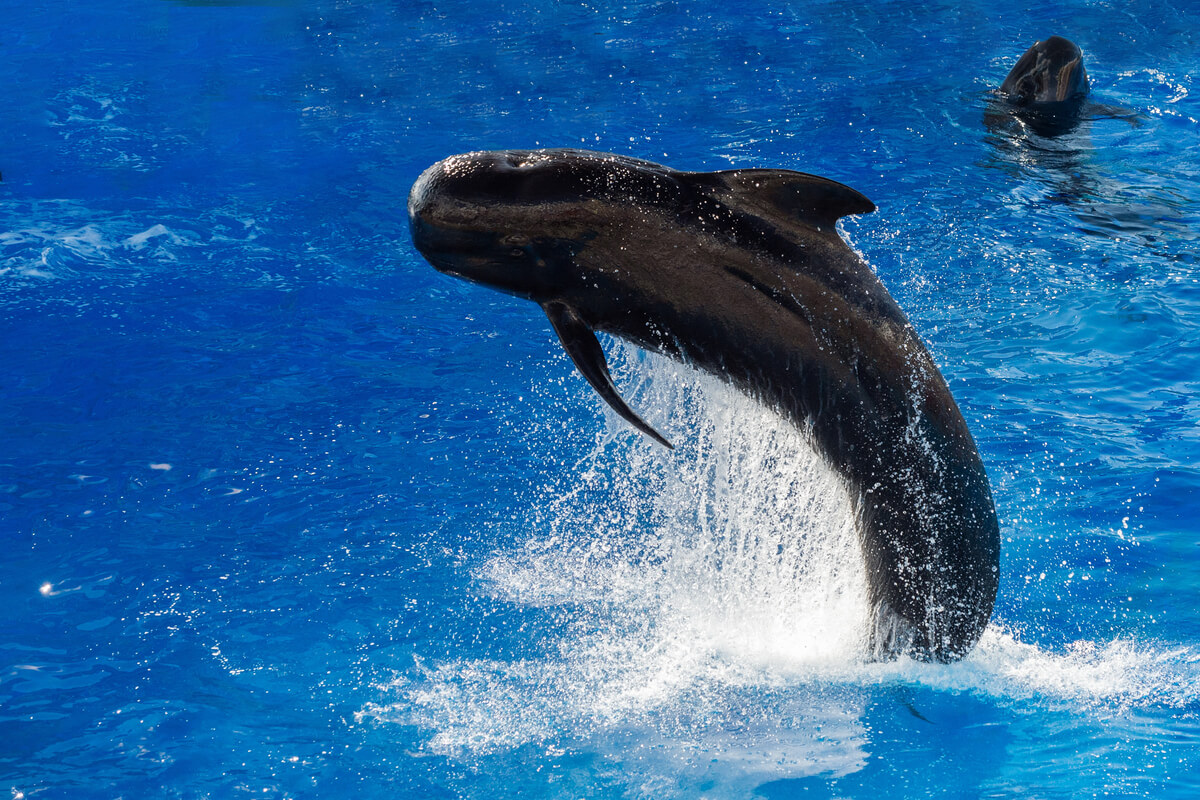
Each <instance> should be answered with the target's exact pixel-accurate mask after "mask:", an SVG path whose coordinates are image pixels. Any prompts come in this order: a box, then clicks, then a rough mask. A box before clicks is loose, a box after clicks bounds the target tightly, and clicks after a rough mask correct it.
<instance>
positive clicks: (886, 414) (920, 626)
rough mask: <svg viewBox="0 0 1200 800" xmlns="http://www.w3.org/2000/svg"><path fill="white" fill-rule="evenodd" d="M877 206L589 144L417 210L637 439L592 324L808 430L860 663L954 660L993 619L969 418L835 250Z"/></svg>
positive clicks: (435, 175) (435, 176) (441, 252)
mask: <svg viewBox="0 0 1200 800" xmlns="http://www.w3.org/2000/svg"><path fill="white" fill-rule="evenodd" d="M874 209H875V206H874V204H872V203H871V201H870V200H868V199H867V198H866V197H864V196H863V195H861V194H859V193H858V192H856V191H855V190H854V189H851V188H850V187H848V186H844V185H842V184H840V183H836V182H834V181H831V180H827V179H825V178H821V177H817V176H815V175H806V174H803V173H799V172H790V171H786V170H775V169H739V170H730V171H724V172H679V171H676V170H673V169H670V168H668V167H664V166H661V165H658V164H654V163H651V162H648V161H640V160H636V159H633V158H626V157H624V156H618V155H611V154H606V153H595V152H588V151H581V150H512V151H503V152H486V153H468V154H465V155H457V156H452V157H450V158H447V159H445V160H444V161H440V162H438V163H437V164H434V165H433V166H432V167H430V168H429V169H427V170H425V172H424V173H423V174H422V175H421V176H420V178H418V179H417V181H416V183H415V184H414V185H413V187H412V191H411V193H410V195H409V200H408V212H409V223H410V227H411V231H412V236H413V241H414V243H415V244H416V246H417V249H418V250H420V252H421V253H422V255H424V256H425V258H426V259H427V260H428V261H429V262H430V263H432V264H433V265H434V266H435V267H436V268H437V269H438V270H440V271H442V272H444V273H446V274H449V275H454V276H458V277H461V278H465V279H467V280H470V281H474V282H477V283H481V284H484V285H485V286H489V287H491V288H493V289H498V290H500V291H503V292H507V293H509V294H512V295H516V296H518V297H522V298H526V299H529V300H533V301H534V302H536V303H538V304H539V305H540V306H541V307H542V309H543V310H544V311H545V313H546V316H547V317H548V318H549V319H550V324H551V326H552V327H553V328H554V330H555V331H556V332H557V334H558V336H559V338H560V339H561V341H562V344H563V346H564V347H565V348H566V351H567V353H569V354H570V356H571V359H572V360H573V361H574V363H575V365H576V366H577V367H578V368H579V370H580V372H582V373H583V375H584V377H585V378H586V379H587V380H588V382H589V383H590V384H591V385H592V386H593V387H594V388H595V389H596V390H597V391H598V392H599V393H600V395H601V396H602V397H603V398H604V399H605V400H606V401H607V402H608V403H609V404H610V405H611V406H612V407H613V408H614V409H615V410H616V411H617V413H619V414H620V415H621V416H622V417H624V418H625V419H627V420H629V421H630V422H631V423H632V424H633V425H634V426H635V427H637V428H638V429H639V430H641V431H643V432H644V433H646V434H647V435H649V436H651V437H653V438H654V439H656V440H657V441H659V442H661V443H663V444H666V445H667V446H670V445H669V444H668V443H667V441H666V439H664V438H663V437H662V436H661V435H659V434H658V433H657V432H656V431H654V430H653V429H652V428H651V427H650V426H649V425H648V424H647V423H646V422H645V421H643V420H642V419H641V418H640V417H639V416H638V415H637V414H636V413H635V412H634V411H633V410H632V409H630V408H629V406H628V405H626V403H625V402H624V401H623V400H622V399H621V398H620V396H619V395H618V393H617V390H616V388H615V387H614V386H613V383H612V380H611V379H610V377H609V373H608V367H607V364H606V362H605V359H604V352H603V350H602V349H601V347H600V343H599V342H598V341H597V339H596V334H595V332H596V331H603V332H605V333H608V334H611V335H613V336H618V337H620V338H622V339H626V340H628V341H630V342H633V343H635V344H636V345H638V346H640V347H643V348H646V349H649V350H654V351H658V352H661V353H665V354H667V355H669V356H672V357H674V358H676V359H680V360H682V361H684V362H687V363H689V364H692V365H694V366H696V367H698V368H699V369H701V370H704V371H707V372H709V373H712V374H714V375H716V376H718V377H720V378H722V379H724V380H726V381H728V382H730V383H732V384H733V385H735V386H736V387H738V388H739V389H741V390H742V391H743V392H745V393H746V394H748V395H749V396H751V397H753V398H755V399H757V400H759V401H760V402H762V403H764V404H766V405H768V406H770V407H772V408H775V409H776V410H778V411H779V412H780V413H781V414H783V415H784V416H785V417H786V418H787V419H789V420H790V421H791V422H792V423H794V424H795V425H797V426H798V427H800V428H802V429H803V430H805V431H807V432H809V434H810V437H811V441H812V442H813V444H814V446H815V447H816V449H817V450H818V451H819V452H820V453H821V455H822V456H823V457H824V458H825V459H826V460H827V461H828V463H829V464H831V465H832V466H833V467H834V468H835V469H836V470H837V471H838V472H839V473H840V475H841V476H842V477H843V480H844V481H845V483H846V485H847V487H848V489H849V491H850V495H851V498H852V500H853V503H854V507H855V514H856V527H857V531H858V536H859V540H860V543H861V549H862V553H863V557H864V561H865V567H866V574H867V584H868V591H869V594H870V597H869V601H870V603H871V607H872V609H873V624H872V630H871V634H870V641H871V645H870V646H871V648H872V655H873V656H874V657H879V658H888V657H894V656H896V655H898V654H909V655H911V656H913V657H915V658H918V659H922V660H935V661H942V662H949V661H955V660H957V659H959V658H961V657H962V656H963V655H964V654H966V653H967V652H968V651H969V650H970V649H971V647H972V646H973V645H974V644H975V643H976V642H977V641H978V639H979V637H980V635H981V634H982V632H983V629H984V628H985V626H986V625H987V623H988V619H989V618H990V616H991V611H992V605H993V603H994V601H995V597H996V589H997V584H998V577H999V575H998V573H999V557H1000V538H999V529H998V525H997V520H996V513H995V509H994V506H993V503H992V495H991V490H990V488H989V485H988V480H987V475H986V473H985V472H984V467H983V463H982V461H981V460H980V457H979V453H978V451H977V450H976V448H975V443H974V441H973V440H972V438H971V434H970V431H968V430H967V425H966V422H965V421H964V420H963V417H962V414H961V413H960V412H959V409H958V406H957V405H956V404H955V402H954V398H953V397H951V396H950V391H949V389H948V388H947V386H946V382H945V381H944V380H943V379H942V376H941V374H940V373H939V372H938V369H937V366H936V365H935V364H934V362H933V359H932V357H931V356H930V354H929V352H928V351H927V350H926V349H925V347H924V346H923V345H922V343H921V341H920V339H918V337H917V334H916V331H915V330H914V329H913V327H912V325H911V324H910V323H909V322H908V320H907V318H906V317H905V316H904V313H903V312H902V311H901V310H900V308H899V306H898V305H897V304H896V302H895V300H893V299H892V297H891V295H889V294H888V292H887V290H886V289H884V287H883V284H882V283H880V282H879V279H878V278H876V276H875V274H874V273H873V272H872V271H871V270H870V269H869V268H868V267H867V266H866V264H865V263H864V262H863V261H862V260H861V259H860V258H859V257H858V256H857V255H856V254H855V252H854V251H853V250H851V249H850V247H848V246H847V245H846V243H845V242H844V241H843V240H842V239H841V237H840V236H839V235H838V232H837V229H836V227H835V226H836V223H837V220H838V218H839V217H842V216H845V215H848V214H864V213H867V212H869V211H873V210H874Z"/></svg>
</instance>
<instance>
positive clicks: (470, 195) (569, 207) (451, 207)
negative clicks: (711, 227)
mask: <svg viewBox="0 0 1200 800" xmlns="http://www.w3.org/2000/svg"><path fill="white" fill-rule="evenodd" d="M672 172H673V171H672V170H670V169H668V168H666V167H662V166H660V165H658V164H653V163H651V162H648V161H640V160H637V159H632V158H626V157H624V156H616V155H612V154H607V153H593V152H588V151H582V150H567V149H561V150H505V151H496V152H478V153H466V154H463V155H456V156H451V157H450V158H447V159H444V160H442V161H439V162H438V163H436V164H434V165H433V166H431V167H430V168H429V169H427V170H425V172H424V173H422V174H421V176H420V178H418V179H417V181H416V183H415V184H413V188H412V191H411V192H410V193H409V198H408V214H409V226H410V228H411V230H412V237H413V243H414V244H415V245H416V246H417V249H418V250H420V252H421V254H422V255H423V256H425V258H426V259H427V260H428V261H429V262H430V263H431V264H433V265H434V266H435V267H436V268H437V269H438V270H440V271H442V272H444V273H447V274H449V275H454V276H457V277H460V278H465V279H467V280H470V281H474V282H476V283H481V284H484V285H486V286H489V287H491V288H493V289H498V290H500V291H503V292H507V293H509V294H513V295H516V296H518V297H524V298H527V299H530V300H534V301H537V302H542V301H544V300H545V299H547V298H548V297H551V296H554V295H557V294H560V293H561V292H562V290H563V287H564V285H567V284H570V283H571V282H572V281H573V280H577V279H578V277H579V276H576V275H573V274H571V272H570V271H569V270H568V269H566V267H567V265H569V264H570V263H571V261H572V260H573V259H572V257H573V256H574V255H575V253H576V252H577V251H579V250H580V249H582V248H584V247H586V246H587V243H588V242H589V241H590V240H591V239H593V238H595V236H596V231H597V228H598V226H599V225H600V224H601V216H604V218H605V219H611V217H612V214H611V209H612V207H613V206H614V204H615V205H617V206H620V207H623V208H625V209H630V208H634V207H641V208H649V207H651V206H656V207H661V206H664V205H669V204H672V203H677V202H678V200H679V188H680V187H679V184H678V182H677V181H676V180H675V178H673V177H672Z"/></svg>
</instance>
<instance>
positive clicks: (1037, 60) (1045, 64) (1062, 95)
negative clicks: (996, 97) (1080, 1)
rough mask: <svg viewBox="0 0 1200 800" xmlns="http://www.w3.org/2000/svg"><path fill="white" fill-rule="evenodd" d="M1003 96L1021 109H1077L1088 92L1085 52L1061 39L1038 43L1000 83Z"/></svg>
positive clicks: (1055, 38)
mask: <svg viewBox="0 0 1200 800" xmlns="http://www.w3.org/2000/svg"><path fill="white" fill-rule="evenodd" d="M1000 93H1001V94H1002V95H1004V98H1005V99H1006V100H1007V101H1008V102H1009V103H1011V104H1013V105H1014V106H1017V107H1019V108H1041V109H1044V110H1058V109H1062V110H1065V109H1067V108H1069V107H1071V106H1077V105H1078V104H1079V103H1080V102H1082V101H1083V99H1084V98H1085V97H1086V96H1087V93H1088V77H1087V70H1085V69H1084V68H1083V53H1082V51H1080V49H1079V47H1078V45H1076V44H1075V43H1074V42H1072V41H1070V40H1069V39H1064V38H1063V37H1061V36H1051V37H1050V38H1049V39H1044V40H1043V41H1040V42H1035V43H1034V44H1033V46H1032V47H1030V48H1029V49H1028V50H1026V51H1025V53H1024V54H1023V55H1022V56H1021V57H1020V58H1019V59H1017V63H1016V64H1015V65H1014V66H1013V68H1012V70H1011V71H1010V72H1009V73H1008V77H1006V78H1005V79H1004V83H1002V84H1000Z"/></svg>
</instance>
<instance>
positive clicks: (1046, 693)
mask: <svg viewBox="0 0 1200 800" xmlns="http://www.w3.org/2000/svg"><path fill="white" fill-rule="evenodd" d="M5 12H6V22H5V25H4V29H3V31H0V56H2V57H0V79H2V81H3V85H4V86H5V87H7V88H6V91H5V94H4V102H3V104H0V131H3V135H2V136H0V143H2V144H3V146H2V147H0V365H2V369H0V426H2V428H0V430H2V432H3V433H2V437H0V537H2V538H0V541H2V542H3V545H4V554H5V557H4V559H3V560H0V609H2V610H0V795H4V793H6V792H7V793H10V794H11V796H12V797H14V798H35V797H36V798H58V797H62V798H66V797H70V798H80V797H84V798H92V797H95V798H116V797H126V798H130V797H177V798H201V797H211V798H227V797H242V796H246V797H248V796H254V797H267V798H302V797H320V798H329V797H355V798H374V797H380V798H385V797H386V798H396V797H472V798H475V797H477V798H492V797H548V798H580V797H597V798H599V797H623V798H664V797H679V798H741V797H766V798H790V797H797V796H815V797H831V798H832V797H837V798H849V797H856V798H857V797H864V798H877V797H901V796H903V797H927V796H934V797H963V798H975V797H1009V796H1021V797H1036V798H1076V797H1092V796H1113V797H1153V798H1162V797H1181V798H1183V797H1194V796H1196V794H1197V792H1200V763H1198V762H1200V755H1198V752H1200V751H1198V745H1200V619H1198V616H1197V613H1196V609H1197V607H1198V605H1200V558H1198V557H1200V551H1198V549H1197V548H1198V546H1200V499H1198V495H1197V490H1198V488H1200V266H1198V265H1197V247H1198V245H1200V238H1198V237H1200V224H1198V223H1200V219H1198V216H1197V207H1198V206H1197V203H1198V202H1200V161H1198V155H1197V154H1200V123H1198V122H1197V119H1198V118H1200V89H1198V88H1197V87H1196V86H1194V83H1195V82H1196V80H1197V78H1196V75H1197V74H1198V73H1200V39H1198V38H1197V35H1196V31H1197V30H1200V7H1198V6H1197V5H1196V4H1194V3H1187V2H1175V3H1171V2H1151V1H1150V0H1134V2H1116V1H1115V0H1114V1H1112V2H1095V1H1093V2H1085V0H1070V1H1069V2H1062V3H1052V4H1039V7H1038V8H1034V9H1032V10H1029V9H1026V10H1025V11H1022V12H1018V11H1016V10H1014V9H1013V8H1010V7H1009V4H1000V3H996V4H987V3H970V2H967V3H945V4H943V3H937V2H934V3H929V2H912V1H911V0H906V1H905V2H876V3H873V4H870V5H869V6H868V5H859V4H855V3H847V2H840V1H839V2H797V3H790V4H784V3H774V2H768V3H765V4H763V3H753V4H751V3H727V4H698V3H697V4H691V3H677V2H656V3H639V4H628V5H624V6H621V7H619V8H617V7H609V6H605V5H603V4H590V3H586V2H578V3H563V4H556V3H550V2H536V1H535V2H528V3H519V2H509V1H508V0H500V1H499V2H489V0H472V2H464V1H462V0H452V1H451V2H444V3H443V2H437V3H434V2H415V1H414V2H394V3H392V2H389V3H378V2H376V3H371V2H356V1H354V0H350V1H346V0H340V1H339V2H336V3H335V2H311V3H302V2H287V0H276V1H275V2H270V1H269V0H261V1H260V2H240V3H239V2H232V1H229V2H216V1H215V0H214V1H213V2H202V1H201V0H195V1H194V2H168V1H167V0H158V1H157V2H150V1H149V0H147V2H140V3H130V2H116V1H115V0H94V2H90V3H86V4H68V6H67V7H64V6H62V5H61V4H48V3H42V2H36V1H35V2H32V3H8V4H7V5H6V8H5ZM1053 33H1058V34H1061V35H1065V36H1068V37H1070V38H1072V39H1074V40H1075V41H1077V42H1078V43H1079V44H1080V45H1081V46H1082V48H1083V50H1084V53H1085V59H1086V64H1087V68H1088V71H1089V73H1090V75H1091V78H1092V84H1093V91H1094V97H1095V100H1096V101H1097V102H1102V103H1105V104H1109V105H1114V106H1121V107H1124V108H1126V109H1129V110H1130V111H1131V112H1135V114H1136V116H1134V117H1132V118H1130V119H1114V118H1110V117H1104V116H1101V115H1096V117H1095V118H1093V119H1087V120H1084V121H1083V122H1082V124H1081V125H1080V126H1079V127H1078V128H1077V129H1076V130H1075V131H1074V132H1072V133H1071V134H1069V135H1067V136H1065V137H1061V138H1059V139H1054V140H1046V139H1041V138H1039V137H1037V136H1035V135H1032V134H1031V135H1024V134H1023V133H1022V132H1021V131H1020V130H1019V129H1014V128H1012V127H1002V128H999V129H996V130H991V129H989V128H988V127H986V126H985V125H984V116H985V112H986V110H987V107H988V94H987V91H988V89H989V88H992V87H995V86H997V85H998V84H999V82H1000V81H1001V80H1002V79H1003V77H1004V75H1005V73H1006V72H1007V70H1008V68H1009V67H1010V66H1011V65H1012V64H1013V62H1014V61H1015V60H1016V57H1017V56H1018V55H1019V54H1020V52H1021V51H1022V50H1023V49H1024V48H1025V47H1026V46H1028V45H1029V44H1031V43H1032V42H1033V41H1034V40H1036V39H1038V38H1043V37H1045V36H1048V35H1050V34H1053ZM537 146H546V147H548V146H584V147H588V148H591V149H598V150H607V151H613V152H618V153H623V154H627V155H632V156H636V157H640V158H646V159H650V160H655V161H660V162H663V163H666V164H669V165H671V166H674V167H677V168H683V169H721V168H727V167H730V166H773V167H785V168H791V169H800V170H804V171H809V172H815V173H818V174H821V175H826V176H828V177H831V178H834V179H836V180H839V181H842V182H845V183H847V184H849V185H851V186H853V187H855V188H856V189H858V190H860V191H862V192H863V193H864V194H866V195H867V196H868V197H870V198H871V199H872V200H874V201H875V202H876V203H877V204H878V206H879V210H878V211H877V212H876V213H874V214H872V215H868V216H864V217H859V218H854V219H849V220H846V221H845V222H844V223H843V232H844V234H845V235H846V237H847V238H848V239H849V240H850V241H851V242H852V243H853V245H854V246H855V247H856V248H857V249H858V250H859V251H860V252H861V253H862V254H863V255H864V257H865V258H866V259H867V261H868V262H869V263H870V264H871V265H872V267H873V268H874V269H875V270H876V271H877V273H878V274H879V276H880V277H881V279H882V280H883V282H884V283H885V285H887V286H888V287H889V289H890V290H891V292H892V293H893V294H894V296H895V297H896V299H897V300H898V301H899V303H900V305H901V306H902V307H903V308H904V309H905V310H906V312H907V313H908V314H909V316H910V318H911V320H912V322H913V323H914V325H915V326H916V327H917V329H918V330H919V331H920V333H921V335H922V336H923V338H924V339H925V341H926V342H927V343H928V344H929V346H930V348H931V350H932V351H933V353H934V354H935V357H936V359H937V361H938V363H939V364H940V365H941V367H942V370H943V372H944V374H945V376H946V378H947V380H948V381H949V384H950V386H951V388H952V390H953V392H954V393H955V396H956V398H957V399H958V402H959V404H960V406H961V407H962V410H963V412H964V415H965V416H966V418H967V420H968V422H969V424H970V426H971V428H972V430H973V432H974V434H975V436H976V439H977V441H978V444H979V449H980V452H981V454H982V456H983V459H984V462H985V463H986V465H987V468H988V471H989V474H990V476H991V480H992V484H993V490H994V494H995V497H996V503H997V510H998V512H999V515H1000V517H1001V520H1002V530H1001V533H1002V538H1003V553H1002V558H1003V560H1002V575H1001V587H1000V595H999V598H998V601H997V605H996V610H995V615H994V618H993V622H992V624H991V626H990V627H989V629H988V631H987V632H986V633H985V635H984V638H983V641H982V642H981V643H980V645H979V647H978V648H977V649H976V650H975V651H974V652H973V653H972V654H971V656H970V657H969V658H967V659H966V660H965V661H963V662H962V663H958V664H954V665H949V666H945V665H930V664H918V663H913V662H911V661H908V660H907V659H903V660H901V661H897V662H894V663H884V664H871V663H865V662H864V661H863V659H862V658H861V655H860V651H859V650H858V649H857V647H856V641H857V639H856V637H857V632H858V628H857V625H858V623H859V621H860V619H861V615H862V611H863V609H862V599H861V587H862V576H861V574H860V573H861V569H860V568H859V566H858V562H857V560H856V558H857V553H856V551H855V545H854V543H853V537H852V528H851V527H850V524H849V516H848V515H849V512H848V507H847V503H846V499H845V497H843V496H842V495H841V490H840V489H839V487H838V484H837V482H836V480H834V479H833V478H832V477H831V476H830V475H829V474H828V471H827V470H826V469H825V468H824V467H823V466H822V465H821V464H820V463H818V462H817V461H816V460H815V459H814V458H813V457H812V455H811V454H810V453H809V452H808V451H807V449H806V446H805V445H804V443H803V441H802V440H801V439H800V437H799V436H798V435H797V434H796V433H795V432H794V431H792V430H790V429H789V428H788V426H786V425H784V424H783V423H781V422H779V421H778V420H776V419H775V418H774V417H773V416H772V415H771V414H769V413H768V412H766V411H763V410H762V409H759V408H758V407H756V406H755V405H754V404H753V403H752V402H751V401H749V400H747V399H745V398H743V397H742V396H740V395H738V394H737V393H735V392H732V391H730V390H728V389H726V388H725V387H723V386H722V385H720V384H719V383H717V382H715V381H713V380H712V379H709V378H704V377H701V376H699V375H697V374H695V373H693V372H691V371H689V370H687V369H684V368H681V367H678V366H677V365H674V364H673V363H671V362H668V361H664V360H661V359H659V358H656V357H655V358H651V357H648V356H645V355H644V354H640V353H637V352H635V351H633V350H631V349H629V348H627V347H626V346H624V345H622V344H620V343H616V342H609V343H607V344H608V346H609V349H610V357H611V359H612V361H613V362H614V366H615V372H616V376H617V381H618V383H619V385H620V386H621V387H622V391H623V392H624V393H625V395H626V396H627V397H628V398H629V399H630V401H631V404H632V405H633V406H634V407H635V408H637V409H639V410H640V411H642V412H644V413H645V415H646V417H647V418H648V419H649V420H650V422H651V423H652V424H654V425H655V426H656V427H659V428H660V429H662V430H664V432H666V433H667V434H668V436H670V438H672V439H673V440H674V441H675V442H676V445H677V448H676V450H675V451H674V452H671V453H667V452H666V451H663V450H662V449H661V448H656V447H655V446H654V445H653V444H652V443H649V442H647V441H646V440H644V439H643V438H639V437H638V435H637V434H636V433H634V432H632V431H631V430H630V429H629V426H627V425H625V424H624V423H621V422H620V420H616V419H614V418H612V417H611V415H610V413H609V412H606V411H605V409H604V408H603V407H602V404H601V402H600V401H599V400H598V399H597V398H596V397H595V396H594V393H592V392H591V390H590V389H589V388H588V387H587V385H586V384H585V383H584V381H583V380H582V379H581V378H580V377H579V376H577V375H576V374H574V372H573V369H572V367H571V365H570V363H569V361H568V360H567V359H566V358H565V356H564V355H563V354H562V353H561V352H560V350H559V347H558V345H557V342H556V341H555V339H554V337H553V334H552V333H551V332H550V331H549V330H548V326H547V324H546V321H545V318H544V316H543V315H542V314H541V312H540V311H539V310H538V309H537V308H536V307H535V306H533V305H531V304H528V303H523V302H520V301H518V300H514V299H511V298H507V297H504V296H501V295H499V294H496V293H494V292H490V291H487V290H485V289H481V288H477V287H472V286H470V285H467V284H466V283H463V282H459V281H455V280H452V279H450V278H447V277H444V276H441V275H439V274H437V273H436V272H435V271H434V270H433V269H432V268H430V267H429V266H428V265H427V264H425V263H424V262H423V261H422V260H421V259H420V257H419V256H418V254H417V253H416V252H415V251H414V249H413V248H412V245H411V243H410V241H409V238H408V231H407V220H406V218H405V214H404V205H405V199H406V196H407V192H408V189H409V186H410V185H411V183H412V181H413V180H414V179H415V178H416V176H417V175H418V174H419V173H420V172H421V170H422V169H424V168H425V167H426V166H428V165H429V164H431V163H433V162H434V161H436V160H438V159H440V158H442V157H444V156H446V155H449V154H451V153H456V152H463V151H468V150H476V149H492V148H505V147H537Z"/></svg>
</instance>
